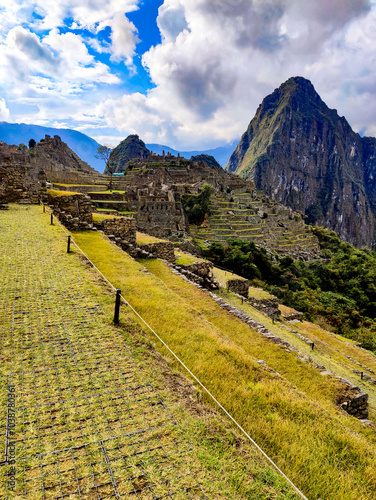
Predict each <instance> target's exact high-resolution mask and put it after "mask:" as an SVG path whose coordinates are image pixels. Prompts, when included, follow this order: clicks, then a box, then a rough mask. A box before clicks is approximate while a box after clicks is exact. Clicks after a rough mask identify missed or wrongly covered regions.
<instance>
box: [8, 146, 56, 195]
mask: <svg viewBox="0 0 376 500" xmlns="http://www.w3.org/2000/svg"><path fill="white" fill-rule="evenodd" d="M46 199H47V189H46V174H45V172H44V171H43V169H41V168H40V167H39V166H37V165H35V164H34V163H32V162H31V160H30V156H29V152H28V149H27V148H23V149H19V148H18V147H17V146H8V145H7V144H5V143H4V142H1V143H0V203H8V202H15V201H19V202H23V203H38V202H39V201H46Z"/></svg>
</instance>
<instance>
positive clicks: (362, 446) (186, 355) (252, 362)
mask: <svg viewBox="0 0 376 500" xmlns="http://www.w3.org/2000/svg"><path fill="white" fill-rule="evenodd" d="M76 238H77V240H78V243H79V244H80V246H81V248H83V249H84V250H85V251H86V252H87V253H88V255H89V256H90V258H92V259H93V261H94V263H95V264H96V265H97V266H98V267H99V269H100V270H101V271H102V272H103V274H104V275H105V276H107V277H108V278H109V279H110V280H111V281H112V283H113V284H114V285H115V286H116V287H117V288H120V289H122V290H123V294H124V295H125V297H126V298H127V299H128V300H129V301H130V302H131V304H133V306H134V307H135V308H136V309H137V310H138V312H139V313H140V314H141V315H142V316H143V317H144V318H145V320H146V321H147V322H148V323H149V324H150V325H151V326H152V327H153V328H154V329H155V330H156V331H157V332H158V333H159V334H160V335H161V337H162V338H163V339H164V341H166V342H167V343H168V344H169V345H170V346H171V347H172V349H174V350H175V352H176V353H177V355H178V356H180V357H181V358H182V360H183V361H184V362H185V363H186V364H187V366H188V367H189V368H190V369H191V370H192V371H193V372H194V373H195V374H196V375H197V376H198V377H199V378H200V380H202V382H203V383H204V384H206V385H207V387H208V388H209V390H211V391H212V392H213V393H214V394H215V395H216V396H217V397H218V399H219V400H220V401H221V402H222V404H223V405H224V406H225V407H226V408H227V409H228V410H229V411H230V412H231V414H232V415H233V416H234V417H235V418H236V419H237V420H238V421H239V422H240V423H241V424H242V425H243V426H244V427H245V429H246V430H247V431H248V432H249V433H250V434H251V435H252V436H253V437H254V438H255V439H256V441H257V442H258V443H259V444H260V445H261V446H263V447H264V449H265V450H266V451H267V453H269V455H270V456H271V457H272V458H273V459H275V460H276V461H277V463H278V465H279V466H280V467H281V468H282V469H283V470H284V471H285V472H286V473H287V474H288V476H289V477H290V478H291V479H292V480H293V481H295V482H296V483H297V485H298V486H299V487H300V488H301V489H302V490H303V491H304V492H305V494H306V495H307V496H308V497H309V498H317V497H321V498H325V499H336V500H337V499H338V500H355V499H356V500H365V499H371V498H373V494H374V491H375V489H376V470H375V468H374V462H375V459H376V451H375V444H376V437H375V434H374V432H373V431H371V430H370V429H368V428H366V427H365V426H364V425H363V424H362V423H360V422H359V421H357V420H356V419H354V418H352V417H350V416H348V415H346V414H345V413H343V412H342V411H341V410H339V409H338V408H337V406H336V399H337V397H338V396H339V394H340V393H341V391H342V390H343V386H342V384H340V383H339V382H338V381H336V380H335V379H333V378H326V377H325V378H324V377H321V376H320V374H319V373H318V371H317V370H315V369H314V368H313V367H311V366H310V365H307V364H305V363H303V362H301V361H300V360H299V359H298V357H297V356H296V355H295V354H294V353H287V352H285V351H284V350H283V349H281V348H280V347H278V346H276V345H274V344H273V343H271V342H270V341H267V340H266V339H264V338H263V337H261V336H260V335H259V334H258V333H256V332H252V330H251V329H249V327H248V326H246V325H245V324H243V323H242V322H240V321H239V320H237V319H235V318H234V317H233V316H231V315H230V314H228V313H227V312H226V311H224V310H222V309H221V308H219V307H218V306H217V305H216V304H215V303H214V302H213V300H212V299H211V298H210V297H209V296H208V295H207V294H206V293H204V292H202V291H199V290H197V289H196V288H194V287H192V286H191V285H189V284H187V283H186V282H184V281H183V280H182V279H181V278H179V277H177V276H175V275H173V274H172V273H171V271H170V270H169V268H168V267H167V266H165V265H164V264H163V263H162V262H160V261H145V262H143V264H144V265H146V266H147V267H148V269H149V271H151V272H152V273H154V276H150V275H147V274H145V273H143V272H142V271H140V268H139V264H138V263H135V262H134V261H133V260H132V259H130V258H129V257H128V256H127V255H126V254H124V253H123V252H122V251H121V250H120V249H117V248H116V247H114V246H113V245H111V244H110V243H109V242H106V241H105V239H104V238H102V237H101V235H99V234H89V233H87V234H85V233H80V234H77V235H76ZM229 299H230V300H231V301H233V302H234V304H238V302H236V299H235V298H231V296H229ZM247 307H248V308H249V311H250V313H251V314H252V317H254V318H255V319H256V320H259V321H261V322H262V323H263V324H265V326H266V327H267V328H269V329H270V330H272V331H273V328H274V331H275V333H277V334H278V333H280V335H281V336H282V334H283V330H285V329H283V328H282V327H280V326H278V325H275V326H273V325H272V322H271V320H268V319H267V318H266V317H265V316H264V315H262V313H260V312H258V311H256V310H254V309H253V308H251V307H250V306H247ZM151 338H152V337H151ZM156 344H157V345H158V342H156ZM158 346H159V345H158ZM159 348H160V349H161V351H162V352H164V350H163V348H162V347H161V346H159ZM258 359H264V360H265V361H266V362H267V368H263V367H262V366H260V365H259V364H258V363H257V360H258ZM172 364H173V365H174V363H173V362H172ZM272 370H274V371H272ZM275 372H277V374H276V373H275ZM203 397H204V399H205V400H206V398H205V395H203Z"/></svg>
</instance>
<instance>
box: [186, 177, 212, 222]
mask: <svg viewBox="0 0 376 500" xmlns="http://www.w3.org/2000/svg"><path fill="white" fill-rule="evenodd" d="M211 192H212V188H211V186H209V185H208V184H204V185H203V187H202V189H201V191H200V192H199V193H198V194H196V195H184V196H183V198H182V202H183V208H184V211H185V213H186V214H187V217H188V222H189V224H195V225H200V224H202V223H203V222H204V220H205V217H206V215H207V214H208V213H209V202H210V195H211Z"/></svg>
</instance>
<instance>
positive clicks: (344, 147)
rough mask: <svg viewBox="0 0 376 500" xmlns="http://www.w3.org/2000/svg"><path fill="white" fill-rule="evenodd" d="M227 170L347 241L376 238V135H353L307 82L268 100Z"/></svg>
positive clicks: (291, 84) (298, 81)
mask: <svg viewBox="0 0 376 500" xmlns="http://www.w3.org/2000/svg"><path fill="white" fill-rule="evenodd" d="M226 168H227V170H228V171H229V172H235V173H236V174H238V175H240V176H241V177H243V178H244V179H250V180H252V181H253V182H254V183H255V185H256V187H257V188H258V189H260V190H262V191H263V192H265V193H266V194H267V195H268V196H269V197H270V198H271V199H273V200H275V201H278V202H279V203H282V204H284V205H288V206H290V207H292V208H293V209H294V210H299V211H301V212H303V213H305V215H306V216H307V217H308V219H307V221H308V222H311V223H313V224H316V225H320V226H323V227H327V228H329V229H332V230H334V231H336V232H337V234H338V235H339V236H340V237H341V238H342V239H344V240H345V241H348V242H350V243H352V244H354V245H355V246H358V247H360V246H363V245H367V246H372V244H373V243H374V239H375V233H374V231H375V222H374V217H375V214H376V191H375V187H376V139H373V138H361V137H360V136H359V135H358V134H357V133H355V132H354V131H353V130H352V129H351V127H350V125H349V124H348V123H347V121H346V119H345V118H343V117H340V116H339V115H338V113H337V111H336V110H333V109H329V108H328V106H327V105H326V104H325V103H324V102H323V101H322V100H321V98H320V96H319V95H318V94H317V92H316V91H315V89H314V87H313V85H312V84H311V82H310V81H309V80H306V79H304V78H301V77H295V78H290V79H289V80H288V81H287V82H285V83H284V84H282V85H281V86H280V87H279V88H278V89H276V90H275V91H274V92H273V93H272V94H271V95H269V96H267V97H266V98H265V99H264V100H263V102H262V104H261V105H260V106H259V108H258V110H257V112H256V115H255V117H254V118H253V120H252V121H251V123H250V125H249V127H248V129H247V131H246V132H245V134H244V135H243V137H242V139H241V141H240V143H239V144H238V146H237V148H236V150H235V151H234V153H233V154H232V156H231V158H230V161H229V163H228V165H227V167H226Z"/></svg>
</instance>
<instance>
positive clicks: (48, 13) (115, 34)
mask: <svg viewBox="0 0 376 500" xmlns="http://www.w3.org/2000/svg"><path fill="white" fill-rule="evenodd" d="M140 1H141V0H107V1H105V0H81V1H80V2H77V0H49V1H48V2H46V1H45V0H31V1H30V0H13V1H12V2H9V1H8V0H0V12H1V14H2V15H1V18H0V32H3V33H7V32H8V31H9V30H10V29H12V28H14V27H16V26H24V25H25V24H29V26H30V27H31V29H32V30H33V31H36V32H41V31H44V32H45V31H51V30H55V29H56V28H61V27H65V28H67V27H68V28H71V29H75V30H88V31H91V32H92V33H93V34H97V33H98V32H99V31H101V30H103V29H105V28H107V27H109V28H111V39H112V44H111V45H110V46H109V50H110V52H111V54H112V56H113V57H114V59H116V60H123V59H124V60H125V61H126V64H127V65H129V66H130V65H131V59H132V57H133V55H134V48H135V45H136V44H137V42H138V38H137V29H136V28H135V26H134V25H133V23H131V22H130V21H129V20H128V19H127V18H126V17H125V14H127V13H129V12H133V11H134V10H137V8H138V4H139V3H140ZM35 14H37V15H36V16H35ZM68 21H69V23H71V24H67V23H68ZM3 38H4V37H3ZM0 41H1V38H0Z"/></svg>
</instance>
